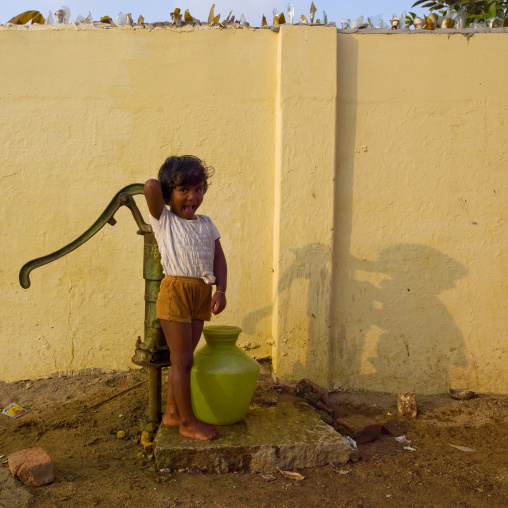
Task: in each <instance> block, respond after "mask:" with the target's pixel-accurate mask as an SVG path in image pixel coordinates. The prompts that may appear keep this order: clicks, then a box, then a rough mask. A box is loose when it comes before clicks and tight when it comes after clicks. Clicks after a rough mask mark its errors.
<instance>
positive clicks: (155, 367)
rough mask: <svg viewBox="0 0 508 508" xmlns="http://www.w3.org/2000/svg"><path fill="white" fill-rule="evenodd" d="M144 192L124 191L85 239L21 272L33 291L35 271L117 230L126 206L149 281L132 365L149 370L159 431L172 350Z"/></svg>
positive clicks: (139, 187)
mask: <svg viewBox="0 0 508 508" xmlns="http://www.w3.org/2000/svg"><path fill="white" fill-rule="evenodd" d="M143 192H144V191H143V184H141V183H135V184H131V185H127V186H126V187H124V188H123V189H121V190H120V191H119V192H117V194H116V195H115V197H114V198H113V199H112V201H111V203H109V205H108V206H107V207H106V209H105V210H104V212H102V214H101V216H100V217H99V218H98V219H97V220H96V221H95V222H94V224H93V225H92V226H91V227H90V228H89V229H87V230H86V231H85V232H84V233H83V234H82V235H81V236H79V237H78V238H76V239H75V240H74V241H73V242H71V243H69V244H68V245H66V246H65V247H62V248H61V249H59V250H57V251H55V252H53V253H52V254H48V255H46V256H43V257H40V258H37V259H33V260H32V261H29V262H28V263H26V264H25V265H24V266H23V267H22V268H21V271H20V272H19V282H20V284H21V286H22V287H23V288H25V289H28V288H29V287H30V278H29V275H30V272H31V271H32V270H34V269H35V268H38V267H39V266H43V265H45V264H48V263H51V262H52V261H56V260H57V259H59V258H61V257H63V256H65V255H67V254H69V253H70V252H72V251H73V250H74V249H77V248H78V247H79V246H81V245H83V244H84V243H85V242H86V241H87V240H89V239H90V238H92V236H94V235H95V233H97V232H98V231H99V230H100V229H102V228H103V227H104V226H105V225H106V224H110V225H111V226H114V225H115V224H116V220H115V218H114V215H115V213H116V212H117V211H118V209H119V208H120V207H121V206H126V207H128V208H129V209H130V211H131V212H132V216H133V217H134V220H135V221H136V224H137V225H138V228H139V230H138V232H137V234H138V235H143V238H144V254H143V278H144V279H145V326H144V334H145V335H144V340H143V341H142V340H141V337H138V340H137V343H136V352H135V354H134V356H133V357H132V361H133V362H134V363H135V364H136V365H140V366H144V367H148V376H149V396H148V415H147V416H148V422H149V425H150V426H152V427H155V426H156V425H158V423H159V422H160V419H161V415H162V413H161V369H162V368H163V367H167V366H169V365H170V361H169V349H168V347H167V345H166V343H165V340H164V334H163V332H162V329H161V326H160V323H159V320H158V319H157V318H156V315H155V304H156V301H157V295H158V293H159V287H160V283H161V280H162V279H163V278H164V274H163V273H162V266H161V263H160V259H161V256H160V253H159V249H158V247H157V243H156V241H155V236H154V234H153V232H152V228H151V226H150V225H149V224H146V223H145V221H144V220H143V217H142V216H141V212H140V211H139V208H138V207H137V205H136V202H135V201H134V198H133V196H135V195H136V194H143Z"/></svg>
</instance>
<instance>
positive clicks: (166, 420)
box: [162, 411, 180, 427]
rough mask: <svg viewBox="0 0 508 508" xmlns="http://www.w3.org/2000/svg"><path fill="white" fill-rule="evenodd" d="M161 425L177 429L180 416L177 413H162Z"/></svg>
mask: <svg viewBox="0 0 508 508" xmlns="http://www.w3.org/2000/svg"><path fill="white" fill-rule="evenodd" d="M162 424H163V425H169V426H171V427H179V426H180V416H179V414H178V413H171V414H169V413H168V412H167V411H166V413H164V416H163V417H162Z"/></svg>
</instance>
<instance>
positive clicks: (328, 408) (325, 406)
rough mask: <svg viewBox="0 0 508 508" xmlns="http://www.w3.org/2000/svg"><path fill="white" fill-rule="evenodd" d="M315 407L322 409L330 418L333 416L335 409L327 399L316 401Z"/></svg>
mask: <svg viewBox="0 0 508 508" xmlns="http://www.w3.org/2000/svg"><path fill="white" fill-rule="evenodd" d="M316 409H318V410H319V411H324V412H325V413H328V414H329V415H330V416H331V417H332V418H333V416H334V412H335V410H334V408H333V406H332V405H331V404H330V402H328V400H327V399H324V400H320V401H318V402H317V404H316Z"/></svg>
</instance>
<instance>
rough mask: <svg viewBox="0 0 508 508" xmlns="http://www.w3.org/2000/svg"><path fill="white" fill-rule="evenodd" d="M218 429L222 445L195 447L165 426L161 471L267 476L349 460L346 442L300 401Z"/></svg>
mask: <svg viewBox="0 0 508 508" xmlns="http://www.w3.org/2000/svg"><path fill="white" fill-rule="evenodd" d="M216 428H217V430H219V432H220V433H221V436H220V438H219V439H217V440H214V441H197V440H194V439H190V438H186V437H183V436H181V435H180V433H179V432H178V428H177V427H165V426H162V425H161V427H160V428H159V431H158V432H157V436H156V438H155V460H156V463H157V467H158V468H160V469H162V468H172V469H179V468H184V469H187V468H192V469H198V470H200V471H206V472H210V473H227V472H233V471H257V472H264V473H268V472H273V471H275V470H276V468H279V469H284V470H292V469H294V468H306V467H319V466H324V465H326V464H329V463H330V462H333V463H335V464H344V463H346V462H347V461H348V460H349V458H350V455H351V448H350V446H349V444H348V442H347V441H346V440H345V439H344V438H343V437H342V436H341V435H340V434H339V433H337V432H336V431H335V430H334V429H333V428H332V427H330V426H329V425H327V424H326V423H324V422H323V421H322V420H321V418H320V417H319V415H318V414H317V413H316V411H315V410H314V409H313V408H312V407H311V406H309V405H308V404H306V403H305V402H302V401H299V400H297V401H295V400H281V401H279V402H278V403H277V405H276V406H272V407H265V406H257V405H252V406H251V408H250V410H249V413H248V415H247V418H246V419H245V421H243V422H240V423H237V424H235V425H225V426H217V427H216Z"/></svg>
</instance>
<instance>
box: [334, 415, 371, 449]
mask: <svg viewBox="0 0 508 508" xmlns="http://www.w3.org/2000/svg"><path fill="white" fill-rule="evenodd" d="M337 430H338V431H339V432H340V433H341V434H343V435H346V436H350V437H352V438H353V439H354V440H355V441H356V443H357V444H365V443H370V442H371V441H375V440H376V439H379V437H380V436H381V424H380V423H379V422H377V421H376V420H372V419H370V418H366V417H365V416H362V415H356V416H348V417H347V418H339V419H338V420H337Z"/></svg>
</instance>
